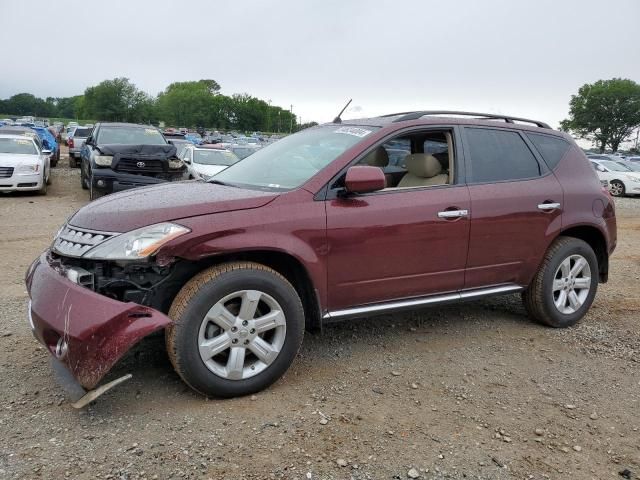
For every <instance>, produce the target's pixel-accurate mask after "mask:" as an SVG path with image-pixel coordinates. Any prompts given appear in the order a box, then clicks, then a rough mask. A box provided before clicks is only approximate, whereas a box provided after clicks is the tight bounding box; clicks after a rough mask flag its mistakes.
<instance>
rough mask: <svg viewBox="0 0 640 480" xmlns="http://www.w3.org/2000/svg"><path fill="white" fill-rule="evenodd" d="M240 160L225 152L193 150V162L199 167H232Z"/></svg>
mask: <svg viewBox="0 0 640 480" xmlns="http://www.w3.org/2000/svg"><path fill="white" fill-rule="evenodd" d="M239 160H240V159H239V158H238V157H236V156H235V155H234V154H233V153H231V152H227V151H225V150H194V151H193V162H194V163H200V164H201V165H226V166H229V165H233V164H234V163H236V162H237V161H239Z"/></svg>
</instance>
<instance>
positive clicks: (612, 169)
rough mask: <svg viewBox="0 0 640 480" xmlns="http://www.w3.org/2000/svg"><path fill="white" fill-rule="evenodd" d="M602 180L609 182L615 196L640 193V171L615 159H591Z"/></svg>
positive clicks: (610, 189)
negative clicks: (635, 170)
mask: <svg viewBox="0 0 640 480" xmlns="http://www.w3.org/2000/svg"><path fill="white" fill-rule="evenodd" d="M589 160H590V161H591V164H592V165H593V168H595V169H596V173H597V174H598V178H599V179H600V180H607V181H608V182H609V191H610V192H611V195H613V196H614V197H622V196H624V195H640V172H634V171H633V170H632V169H631V168H629V167H627V166H626V165H622V164H621V163H619V162H614V161H613V160H594V159H593V158H590V159H589Z"/></svg>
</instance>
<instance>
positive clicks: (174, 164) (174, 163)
mask: <svg viewBox="0 0 640 480" xmlns="http://www.w3.org/2000/svg"><path fill="white" fill-rule="evenodd" d="M183 165H184V162H183V161H182V160H180V159H179V158H170V159H169V168H172V169H177V168H182V166H183Z"/></svg>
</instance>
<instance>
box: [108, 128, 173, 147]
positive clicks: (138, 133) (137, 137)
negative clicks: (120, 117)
mask: <svg viewBox="0 0 640 480" xmlns="http://www.w3.org/2000/svg"><path fill="white" fill-rule="evenodd" d="M97 142H98V144H102V145H112V144H116V145H165V144H166V143H167V142H166V141H165V139H164V137H163V136H162V134H161V133H160V131H159V130H157V129H155V128H153V127H149V128H143V127H101V128H100V132H99V133H98V139H97Z"/></svg>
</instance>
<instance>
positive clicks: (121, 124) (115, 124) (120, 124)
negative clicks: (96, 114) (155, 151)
mask: <svg viewBox="0 0 640 480" xmlns="http://www.w3.org/2000/svg"><path fill="white" fill-rule="evenodd" d="M96 125H100V126H101V127H135V128H153V129H154V130H158V132H160V130H159V129H158V127H154V126H153V125H142V124H139V123H124V122H100V123H98V124H96ZM160 133H162V132H160Z"/></svg>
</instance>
